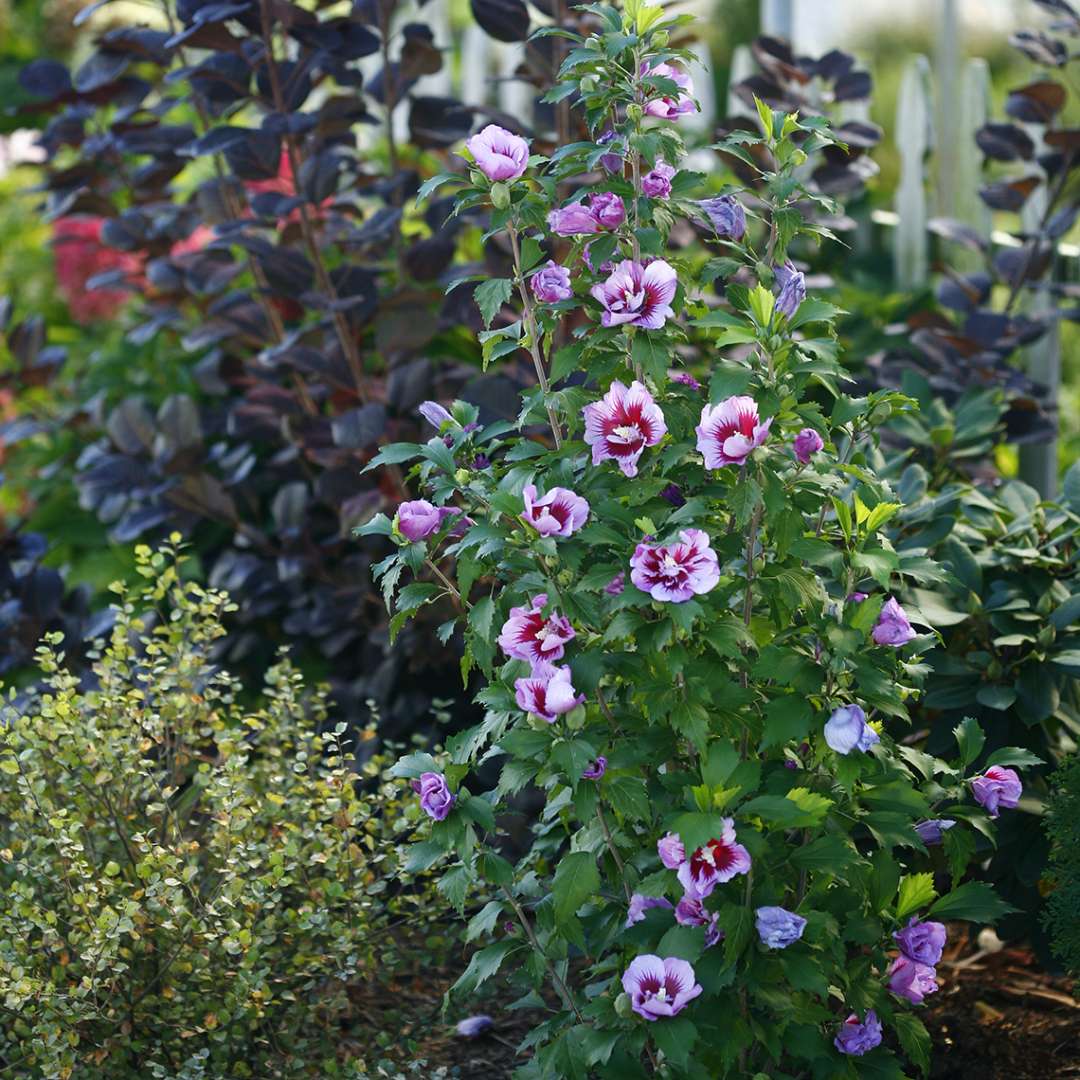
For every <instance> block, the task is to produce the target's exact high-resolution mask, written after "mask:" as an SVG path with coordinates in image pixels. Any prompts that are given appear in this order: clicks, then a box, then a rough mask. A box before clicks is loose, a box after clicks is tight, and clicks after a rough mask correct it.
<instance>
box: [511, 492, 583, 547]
mask: <svg viewBox="0 0 1080 1080" xmlns="http://www.w3.org/2000/svg"><path fill="white" fill-rule="evenodd" d="M521 497H522V499H523V500H524V502H525V513H524V514H522V515H521V519H522V521H524V522H525V523H526V524H527V525H531V526H532V527H533V528H534V529H535V530H536V531H537V532H538V533H539V534H540V535H541V536H572V535H573V534H574V533H576V532H577V531H578V529H580V528H581V526H582V525H584V524H585V522H586V520H587V519H588V517H589V504H588V502H587V501H586V500H585V499H583V498H582V497H581V496H580V495H576V494H574V492H572V491H570V490H569V489H568V488H561V487H555V488H552V489H551V490H550V491H549V492H548V493H547V494H546V495H545V496H543V498H539V499H538V498H537V497H536V485H535V484H526V485H525V487H524V488H523V489H522V491H521Z"/></svg>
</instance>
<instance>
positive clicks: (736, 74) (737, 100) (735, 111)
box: [727, 45, 757, 116]
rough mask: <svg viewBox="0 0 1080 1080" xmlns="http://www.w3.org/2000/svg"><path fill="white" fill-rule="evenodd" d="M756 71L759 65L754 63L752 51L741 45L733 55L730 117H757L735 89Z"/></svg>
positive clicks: (729, 86)
mask: <svg viewBox="0 0 1080 1080" xmlns="http://www.w3.org/2000/svg"><path fill="white" fill-rule="evenodd" d="M755 71H757V64H756V63H755V62H754V54H753V53H752V52H751V51H750V46H749V45H739V46H738V47H737V48H736V49H735V51H734V52H733V53H732V54H731V77H730V80H729V81H728V93H727V115H728V116H755V115H756V113H755V112H754V107H753V105H747V103H746V102H745V101H743V99H742V98H741V97H739V95H738V94H736V93H735V87H736V86H737V85H738V84H739V83H741V82H742V81H743V79H748V78H750V76H751V75H753V74H754V72H755Z"/></svg>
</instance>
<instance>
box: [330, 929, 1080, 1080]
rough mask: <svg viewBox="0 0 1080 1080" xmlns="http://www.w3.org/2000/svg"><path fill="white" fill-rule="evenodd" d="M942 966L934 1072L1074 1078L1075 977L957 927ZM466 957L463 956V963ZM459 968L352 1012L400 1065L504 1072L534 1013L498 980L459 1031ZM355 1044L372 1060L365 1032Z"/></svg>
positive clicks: (364, 1000) (477, 1078) (379, 994)
mask: <svg viewBox="0 0 1080 1080" xmlns="http://www.w3.org/2000/svg"><path fill="white" fill-rule="evenodd" d="M951 936H952V937H953V940H955V941H957V945H956V946H955V947H954V948H953V949H951V950H949V951H948V952H947V953H946V955H945V957H944V959H943V960H942V963H941V965H940V967H939V974H940V977H941V984H942V985H941V990H940V991H939V992H938V993H937V994H935V995H934V996H933V997H932V998H930V999H929V1002H930V1003H931V1004H930V1007H928V1008H926V1009H924V1010H921V1011H920V1015H921V1016H922V1018H923V1020H924V1022H925V1023H926V1026H927V1028H928V1029H929V1030H930V1034H931V1037H932V1038H933V1046H934V1050H933V1067H932V1069H931V1074H930V1076H931V1080H1069V1078H1070V1077H1075V1078H1078V1080H1080V1001H1077V1000H1076V999H1075V998H1073V997H1072V995H1071V994H1070V986H1071V981H1070V980H1069V979H1066V978H1059V977H1055V976H1051V975H1046V974H1045V973H1043V972H1042V971H1041V970H1040V969H1039V967H1038V964H1037V962H1036V960H1035V956H1034V954H1033V953H1032V952H1031V951H1030V950H1029V949H1027V948H1024V947H1008V948H1005V949H1002V950H1001V951H999V952H993V953H990V952H986V951H983V950H975V949H973V947H972V946H971V945H970V943H968V942H966V941H964V940H963V938H962V935H961V934H960V933H956V934H954V935H951ZM463 966H464V961H461V967H463ZM459 971H460V967H458V966H457V965H456V964H450V965H446V966H440V965H434V964H432V965H428V966H425V967H424V968H423V970H418V971H416V972H415V973H414V974H413V975H412V976H410V977H408V978H404V979H400V980H398V981H397V982H396V983H394V984H393V985H392V988H391V992H390V993H387V992H386V988H385V987H382V988H378V989H376V988H375V987H371V988H365V987H357V989H356V992H355V995H354V1001H355V1004H356V1015H355V1017H354V1020H356V1021H359V1022H360V1023H361V1024H362V1025H363V1027H364V1028H365V1029H366V1031H367V1032H378V1033H379V1035H380V1041H381V1042H383V1043H384V1045H385V1047H386V1053H385V1056H386V1057H387V1058H392V1059H393V1060H394V1061H395V1062H397V1063H400V1064H401V1065H405V1064H407V1063H408V1062H410V1061H414V1060H417V1059H423V1060H425V1061H426V1063H427V1068H426V1069H425V1071H424V1073H423V1075H425V1076H430V1075H433V1074H434V1072H435V1070H437V1069H438V1068H439V1067H440V1066H441V1067H444V1068H445V1069H446V1070H447V1071H446V1073H444V1074H443V1075H447V1076H449V1077H454V1078H460V1080H505V1078H507V1077H509V1076H510V1074H511V1072H512V1070H513V1068H514V1065H515V1063H520V1059H517V1058H516V1056H515V1052H514V1051H515V1047H516V1046H517V1045H518V1044H519V1043H520V1041H521V1040H522V1039H523V1038H524V1036H525V1034H526V1033H527V1032H528V1030H529V1027H530V1026H531V1025H532V1024H533V1023H535V1022H536V1019H537V1014H536V1013H532V1012H514V1011H510V1010H508V1009H507V1005H508V1002H509V999H508V998H507V997H506V996H504V995H501V994H500V992H499V990H498V989H497V988H495V989H493V990H492V992H491V993H489V994H488V995H487V996H486V997H484V998H482V999H480V1000H478V1001H476V1002H475V1003H473V1005H472V1011H473V1012H475V1013H485V1014H488V1015H490V1016H491V1017H492V1018H493V1020H494V1021H495V1024H494V1026H493V1027H492V1028H491V1030H490V1031H489V1032H488V1033H487V1034H485V1035H483V1036H481V1037H479V1038H476V1039H463V1038H461V1037H460V1036H458V1035H457V1034H456V1033H455V1031H454V1026H453V1022H452V1021H456V1020H458V1019H460V1015H461V1014H453V1015H452V1020H451V1021H447V1020H444V1019H443V1017H442V1015H441V1006H442V994H443V991H444V990H445V989H446V988H447V987H448V986H449V985H450V984H451V983H452V982H453V981H454V979H455V978H456V977H457V975H458V973H459ZM347 1049H352V1050H353V1052H354V1053H361V1054H362V1056H363V1057H365V1059H366V1060H367V1061H368V1063H369V1064H373V1063H374V1061H375V1060H377V1059H378V1056H379V1055H377V1054H376V1055H373V1054H372V1052H371V1035H363V1034H361V1035H360V1036H358V1037H357V1039H356V1041H355V1043H354V1045H353V1046H352V1047H349V1048H347Z"/></svg>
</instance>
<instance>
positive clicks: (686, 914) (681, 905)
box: [675, 893, 724, 949]
mask: <svg viewBox="0 0 1080 1080" xmlns="http://www.w3.org/2000/svg"><path fill="white" fill-rule="evenodd" d="M675 921H676V922H677V923H678V924H679V925H680V926H704V927H705V948H706V949H708V948H711V947H712V946H713V945H715V944H716V943H717V942H718V941H721V940H722V939H723V937H724V931H723V930H721V929H720V915H719V914H718V913H717V912H715V911H709V910H708V909H707V908H706V907H705V905H704V903H702V901H701V900H699V899H698V898H697V897H696V896H691V895H690V894H689V893H687V894H686V895H685V896H684V897H683V898H682V899H681V900H680V901H679V902H678V903H677V904H676V905H675Z"/></svg>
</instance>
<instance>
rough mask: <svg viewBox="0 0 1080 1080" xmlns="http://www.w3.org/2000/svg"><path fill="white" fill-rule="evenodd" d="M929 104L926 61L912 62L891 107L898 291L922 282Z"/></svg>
mask: <svg viewBox="0 0 1080 1080" xmlns="http://www.w3.org/2000/svg"><path fill="white" fill-rule="evenodd" d="M930 101H931V97H930V62H929V60H927V59H926V57H925V56H913V57H912V58H911V60H910V61H908V65H907V67H906V68H905V70H904V75H903V78H902V80H901V82H900V95H899V98H898V100H897V104H896V143H897V149H898V150H899V152H900V183H899V185H898V186H897V189H896V213H897V215H898V216H899V218H900V220H899V223H898V224H897V227H896V238H895V246H894V248H893V271H894V274H895V277H896V286H897V288H898V289H917V288H919V287H921V286H922V285H924V284H925V283H926V280H927V271H928V255H927V253H928V243H927V236H926V220H927V212H926V155H927V153H928V152H929V150H930V147H931V144H932V141H933V120H932V116H931V107H930Z"/></svg>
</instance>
